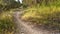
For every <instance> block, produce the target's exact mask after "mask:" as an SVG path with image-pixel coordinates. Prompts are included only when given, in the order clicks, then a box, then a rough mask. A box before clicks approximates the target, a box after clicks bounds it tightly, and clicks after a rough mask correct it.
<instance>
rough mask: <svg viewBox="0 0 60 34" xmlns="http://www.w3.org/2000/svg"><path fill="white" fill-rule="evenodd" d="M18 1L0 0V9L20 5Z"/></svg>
mask: <svg viewBox="0 0 60 34" xmlns="http://www.w3.org/2000/svg"><path fill="white" fill-rule="evenodd" d="M20 5H21V4H20V3H19V2H16V1H15V0H0V7H1V8H0V9H1V10H9V9H12V8H18V7H20Z"/></svg>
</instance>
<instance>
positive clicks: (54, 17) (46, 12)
mask: <svg viewBox="0 0 60 34" xmlns="http://www.w3.org/2000/svg"><path fill="white" fill-rule="evenodd" d="M21 19H22V20H24V21H28V22H32V23H33V24H36V25H40V26H45V27H46V28H48V29H51V28H52V29H53V30H54V29H57V30H60V7H56V6H52V7H45V6H44V7H40V8H38V7H32V8H28V9H26V11H25V12H24V14H23V15H22V17H21Z"/></svg>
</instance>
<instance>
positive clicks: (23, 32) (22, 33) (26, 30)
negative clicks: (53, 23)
mask: <svg viewBox="0 0 60 34" xmlns="http://www.w3.org/2000/svg"><path fill="white" fill-rule="evenodd" d="M21 14H22V11H21V12H14V17H15V19H16V24H17V28H18V30H19V32H18V33H15V34H59V33H52V32H49V31H46V30H37V29H35V27H34V28H33V26H32V25H28V24H27V23H25V22H23V21H22V20H21V19H20V18H19V17H20V15H21Z"/></svg>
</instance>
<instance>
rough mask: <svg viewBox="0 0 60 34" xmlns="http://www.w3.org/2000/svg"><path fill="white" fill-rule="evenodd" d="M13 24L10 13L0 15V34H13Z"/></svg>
mask: <svg viewBox="0 0 60 34" xmlns="http://www.w3.org/2000/svg"><path fill="white" fill-rule="evenodd" d="M14 31H15V23H14V20H13V16H12V13H11V12H3V13H1V14H0V34H14Z"/></svg>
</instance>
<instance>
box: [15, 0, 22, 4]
mask: <svg viewBox="0 0 60 34" xmlns="http://www.w3.org/2000/svg"><path fill="white" fill-rule="evenodd" d="M15 1H18V0H15ZM19 1H20V3H22V1H23V0H19Z"/></svg>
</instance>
